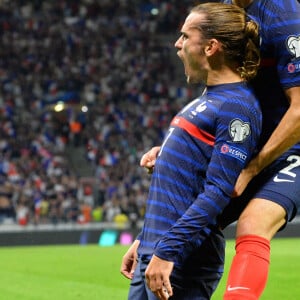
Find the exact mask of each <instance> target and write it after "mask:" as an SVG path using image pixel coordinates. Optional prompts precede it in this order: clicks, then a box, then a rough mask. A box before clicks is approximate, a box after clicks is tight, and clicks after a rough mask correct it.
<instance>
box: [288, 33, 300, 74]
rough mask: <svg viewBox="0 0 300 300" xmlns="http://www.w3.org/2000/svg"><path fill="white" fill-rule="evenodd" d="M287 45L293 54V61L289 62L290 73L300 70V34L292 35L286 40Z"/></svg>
mask: <svg viewBox="0 0 300 300" xmlns="http://www.w3.org/2000/svg"><path fill="white" fill-rule="evenodd" d="M286 47H287V49H288V51H289V52H290V53H291V54H292V55H293V59H292V61H291V62H290V63H289V64H288V66H287V69H288V72H289V73H297V72H300V35H298V36H296V35H291V36H289V37H288V38H287V40H286Z"/></svg>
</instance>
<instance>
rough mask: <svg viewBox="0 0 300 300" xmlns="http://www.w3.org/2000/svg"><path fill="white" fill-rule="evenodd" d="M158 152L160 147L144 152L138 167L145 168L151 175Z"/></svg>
mask: <svg viewBox="0 0 300 300" xmlns="http://www.w3.org/2000/svg"><path fill="white" fill-rule="evenodd" d="M159 150H160V146H156V147H153V148H151V149H150V150H149V151H148V152H146V153H145V154H144V155H143V156H142V158H141V161H140V166H141V167H144V168H146V169H147V170H148V173H149V174H152V172H153V168H154V165H155V161H156V158H157V155H158V152H159Z"/></svg>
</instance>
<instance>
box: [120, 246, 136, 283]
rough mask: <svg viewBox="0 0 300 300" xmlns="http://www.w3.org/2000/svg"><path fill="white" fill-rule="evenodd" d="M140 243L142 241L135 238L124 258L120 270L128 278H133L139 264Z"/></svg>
mask: <svg viewBox="0 0 300 300" xmlns="http://www.w3.org/2000/svg"><path fill="white" fill-rule="evenodd" d="M139 244H140V241H139V240H135V241H134V242H133V243H132V245H131V246H130V248H129V249H128V251H127V252H126V253H125V254H124V256H123V259H122V263H121V269H120V272H121V274H123V275H124V276H125V277H126V278H128V279H132V278H133V273H134V270H135V268H136V264H137V248H138V246H139Z"/></svg>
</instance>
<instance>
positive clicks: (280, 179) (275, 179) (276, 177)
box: [273, 176, 295, 182]
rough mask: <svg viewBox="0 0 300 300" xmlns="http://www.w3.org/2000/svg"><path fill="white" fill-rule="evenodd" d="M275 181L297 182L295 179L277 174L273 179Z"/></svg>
mask: <svg viewBox="0 0 300 300" xmlns="http://www.w3.org/2000/svg"><path fill="white" fill-rule="evenodd" d="M273 181H274V182H295V180H290V179H282V178H278V176H275V177H274V179H273Z"/></svg>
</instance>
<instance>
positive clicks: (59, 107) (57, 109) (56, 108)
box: [54, 101, 65, 112]
mask: <svg viewBox="0 0 300 300" xmlns="http://www.w3.org/2000/svg"><path fill="white" fill-rule="evenodd" d="M64 109H65V103H64V102H62V101H59V102H57V103H56V104H55V106H54V111H55V112H61V111H63V110H64Z"/></svg>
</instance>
